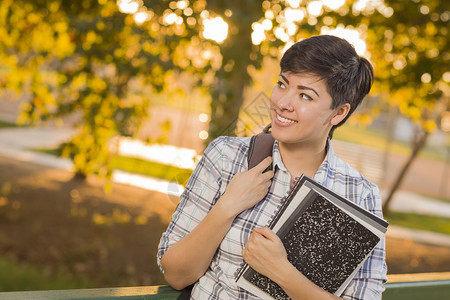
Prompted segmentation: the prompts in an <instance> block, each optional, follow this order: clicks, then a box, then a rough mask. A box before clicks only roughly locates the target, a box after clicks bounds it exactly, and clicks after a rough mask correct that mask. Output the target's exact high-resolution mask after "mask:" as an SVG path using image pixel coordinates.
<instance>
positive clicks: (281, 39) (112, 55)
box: [0, 0, 450, 176]
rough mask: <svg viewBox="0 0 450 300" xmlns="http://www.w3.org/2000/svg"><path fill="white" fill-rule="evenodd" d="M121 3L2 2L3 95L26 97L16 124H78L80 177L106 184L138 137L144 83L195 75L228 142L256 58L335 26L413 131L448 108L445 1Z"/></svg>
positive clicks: (72, 152) (214, 129) (164, 83)
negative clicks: (365, 57) (213, 24)
mask: <svg viewBox="0 0 450 300" xmlns="http://www.w3.org/2000/svg"><path fill="white" fill-rule="evenodd" d="M120 2H121V1H116V0H98V1H63V0H49V1H43V0H38V1H35V0H21V1H12V0H5V1H2V2H1V3H0V62H1V64H2V66H1V70H2V72H1V73H0V88H3V89H4V90H14V91H17V92H18V94H23V95H25V96H26V97H27V98H28V99H29V102H28V104H27V105H26V106H25V109H24V113H23V116H22V118H21V119H20V121H21V123H39V122H42V121H46V120H56V121H57V122H58V120H60V118H61V117H63V116H67V115H70V116H71V117H72V119H75V120H76V126H77V127H78V128H79V131H78V132H79V134H78V136H76V137H75V138H74V139H73V140H72V142H71V143H68V144H67V146H66V148H65V149H64V153H65V154H66V155H68V156H71V157H73V159H74V163H75V168H76V171H77V173H79V174H84V175H86V174H90V173H100V174H103V175H105V176H110V174H111V158H112V156H113V153H110V149H109V147H108V141H109V140H110V139H111V138H112V137H114V136H116V135H129V136H130V135H133V134H134V133H136V131H137V129H138V127H139V125H140V123H141V121H142V119H143V118H145V117H146V116H147V113H146V112H147V109H148V107H149V105H150V99H149V97H150V96H149V95H150V93H149V91H148V89H146V87H148V86H151V87H152V89H153V91H155V92H159V91H163V90H165V88H167V90H169V91H170V90H171V89H172V88H173V87H172V86H170V87H169V86H168V85H169V84H171V83H173V76H174V75H176V74H178V73H179V72H187V73H189V74H191V78H192V80H193V82H194V84H195V85H196V86H199V87H202V88H203V89H205V90H207V91H208V93H209V95H210V97H211V118H210V119H211V123H210V129H209V139H208V140H207V141H206V142H208V141H210V140H211V139H214V138H215V137H217V136H218V135H222V134H228V135H233V134H234V133H235V129H236V122H237V119H238V116H239V111H240V109H241V107H242V104H243V102H244V91H245V88H246V87H248V86H249V85H250V84H251V76H250V73H251V72H252V71H254V70H256V69H259V68H261V65H262V61H263V58H264V57H274V58H279V57H280V55H281V53H282V50H283V48H284V47H285V46H286V44H290V43H293V42H296V41H298V40H300V39H303V38H307V37H309V36H311V35H317V34H320V33H321V32H325V33H326V32H327V30H330V29H333V28H341V29H342V28H346V29H353V30H357V31H358V32H359V34H360V37H361V38H362V39H365V40H366V42H367V47H368V49H367V50H368V51H369V52H370V59H371V61H372V62H373V64H374V65H375V71H376V72H375V73H376V86H375V88H374V90H373V93H374V94H375V93H378V94H380V95H387V96H386V97H384V98H383V99H384V100H386V101H384V102H385V103H388V104H389V105H395V106H397V107H399V109H400V111H401V113H403V114H404V115H406V116H408V117H410V118H411V119H412V120H413V121H415V122H416V123H417V124H418V125H419V126H420V128H422V129H423V130H426V131H431V130H433V129H434V128H436V127H437V126H436V124H437V123H436V122H437V121H438V120H439V117H440V113H441V112H442V111H443V110H445V109H449V101H448V99H449V97H448V96H449V93H450V92H449V87H448V78H447V79H445V76H444V74H447V75H446V76H447V77H448V68H447V66H448V62H449V58H450V54H449V52H448V44H447V40H448V38H447V37H448V21H449V18H450V17H449V11H450V7H449V5H450V2H448V1H438V0H411V1H408V3H403V2H396V1H391V0H386V1H384V2H381V1H380V2H379V3H377V4H376V6H373V5H375V4H373V3H372V2H370V3H366V6H365V7H359V6H358V3H359V4H360V2H357V1H345V2H344V3H343V4H342V5H341V6H340V7H338V8H330V7H329V6H327V5H321V6H320V7H319V9H318V10H317V11H316V12H314V11H313V10H311V9H310V5H311V3H312V4H317V3H318V2H317V1H315V2H313V1H312V0H306V1H285V0H276V1H262V2H261V1H257V0H247V1H238V0H232V1H225V0H209V1H206V0H192V1H170V0H156V1H154V0H151V1H150V0H144V1H136V3H137V7H136V9H135V10H134V11H133V12H129V13H125V12H122V11H120V9H119V8H120ZM319 4H320V3H319ZM139 14H140V15H139ZM138 16H141V17H142V16H143V18H141V19H140V21H139V22H138V21H137V20H138V18H137V17H138ZM216 17H220V18H222V20H223V21H224V22H226V23H227V24H228V30H227V38H226V39H225V40H223V41H217V40H213V39H211V38H210V37H207V36H205V34H204V29H205V27H206V22H207V21H208V20H210V19H212V18H216ZM258 26H259V27H258ZM262 27H264V30H263V31H262V33H261V32H260V33H261V34H262V38H261V37H260V39H259V40H258V38H255V36H256V33H257V28H262ZM446 72H447V73H446ZM170 78H172V80H170ZM165 91H166V90H165ZM170 92H173V91H170ZM379 106H382V104H380V105H379ZM378 109H379V107H378ZM373 113H374V111H373V110H364V111H362V112H361V113H360V115H361V116H362V118H361V120H362V121H364V122H369V121H370V119H371V117H372V116H371V115H372V114H373Z"/></svg>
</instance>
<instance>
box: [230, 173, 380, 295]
mask: <svg viewBox="0 0 450 300" xmlns="http://www.w3.org/2000/svg"><path fill="white" fill-rule="evenodd" d="M387 226H388V223H387V222H386V221H384V220H383V219H381V218H379V217H377V216H375V215H373V214H372V213H370V212H368V211H366V210H364V209H362V208H361V207H359V206H357V205H356V204H354V203H352V202H350V201H348V200H346V199H344V198H343V197H341V196H339V195H337V194H335V193H334V192H332V191H331V190H329V189H327V188H325V187H323V186H322V185H320V184H318V183H317V182H315V181H314V180H312V179H311V178H309V177H307V176H302V177H301V178H300V180H299V181H298V182H297V183H296V185H295V186H294V188H293V189H292V191H291V193H290V194H289V196H288V198H287V200H286V202H285V204H284V205H283V207H282V208H281V209H280V211H279V212H278V213H277V215H276V216H275V218H274V220H273V221H272V222H271V224H270V226H269V227H270V228H271V229H272V230H273V231H274V232H275V233H276V234H277V235H278V236H279V237H280V238H281V240H282V242H283V244H284V246H285V248H286V251H287V255H288V259H289V261H290V262H291V263H292V264H293V265H294V266H295V267H296V268H297V269H298V270H299V271H300V272H302V274H303V275H305V276H306V277H307V278H308V279H309V280H311V281H312V282H314V283H315V284H316V285H318V286H320V287H321V288H323V289H324V290H326V291H328V292H330V293H332V294H335V295H337V296H339V295H341V294H342V292H343V291H344V289H345V287H346V286H347V285H348V283H349V282H350V280H351V279H352V278H353V276H354V275H355V273H356V272H357V271H358V270H359V268H360V267H361V266H362V264H363V263H364V261H365V260H366V259H367V257H368V256H369V254H370V253H371V252H372V250H373V248H374V247H375V246H376V245H377V244H378V242H379V241H380V239H381V238H382V237H383V235H384V234H385V232H386V229H387ZM236 282H237V284H238V286H240V287H242V288H244V289H246V290H248V291H249V292H251V293H253V294H255V295H256V296H258V297H260V298H261V299H289V297H288V295H287V294H286V293H285V292H284V291H283V290H282V289H281V288H280V287H279V286H278V285H277V284H276V283H275V282H273V281H272V280H270V279H269V278H267V277H265V276H263V275H261V274H259V273H257V272H256V271H254V270H253V269H252V268H250V267H249V266H248V265H247V264H245V265H244V266H243V267H242V268H241V270H240V272H239V273H238V274H237V277H236Z"/></svg>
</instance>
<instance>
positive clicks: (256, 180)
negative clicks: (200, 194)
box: [219, 157, 274, 216]
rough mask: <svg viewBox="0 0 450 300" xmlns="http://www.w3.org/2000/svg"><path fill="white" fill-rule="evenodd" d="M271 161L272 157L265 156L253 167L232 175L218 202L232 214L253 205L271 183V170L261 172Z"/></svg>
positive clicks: (263, 194)
mask: <svg viewBox="0 0 450 300" xmlns="http://www.w3.org/2000/svg"><path fill="white" fill-rule="evenodd" d="M271 163H272V157H267V158H266V159H264V160H263V161H261V162H260V163H259V164H258V165H256V166H255V167H254V168H252V169H250V170H247V171H243V172H241V173H237V174H236V175H234V177H233V179H232V180H231V181H230V183H229V184H228V186H227V188H226V190H225V193H224V194H223V196H222V197H221V198H220V200H219V202H221V204H223V205H224V206H225V207H227V209H228V211H229V212H231V213H233V215H234V216H237V215H238V214H240V213H241V212H242V211H244V210H246V209H248V208H250V207H252V206H254V205H255V204H256V203H258V202H259V201H260V200H261V199H262V198H264V196H265V195H266V194H267V192H268V190H269V187H270V185H271V184H272V177H273V175H274V173H273V171H272V170H270V171H267V172H265V173H263V172H264V170H265V169H266V168H267V167H268V166H270V164H271Z"/></svg>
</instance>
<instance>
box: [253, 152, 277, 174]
mask: <svg viewBox="0 0 450 300" xmlns="http://www.w3.org/2000/svg"><path fill="white" fill-rule="evenodd" d="M271 163H272V157H271V156H268V157H266V158H265V159H263V160H262V161H261V162H260V163H259V164H257V165H256V166H255V167H254V168H253V169H252V170H255V172H257V173H262V172H263V171H264V170H265V169H267V167H268V166H270V164H271Z"/></svg>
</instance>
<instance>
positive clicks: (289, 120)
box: [277, 114, 297, 124]
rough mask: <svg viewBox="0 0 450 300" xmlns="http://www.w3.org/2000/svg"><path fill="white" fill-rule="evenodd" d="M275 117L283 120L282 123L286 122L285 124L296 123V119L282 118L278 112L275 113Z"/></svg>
mask: <svg viewBox="0 0 450 300" xmlns="http://www.w3.org/2000/svg"><path fill="white" fill-rule="evenodd" d="M277 119H278V121H280V122H283V123H287V124H294V123H297V121H294V120H291V119H287V118H284V117H282V116H280V115H279V114H277Z"/></svg>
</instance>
